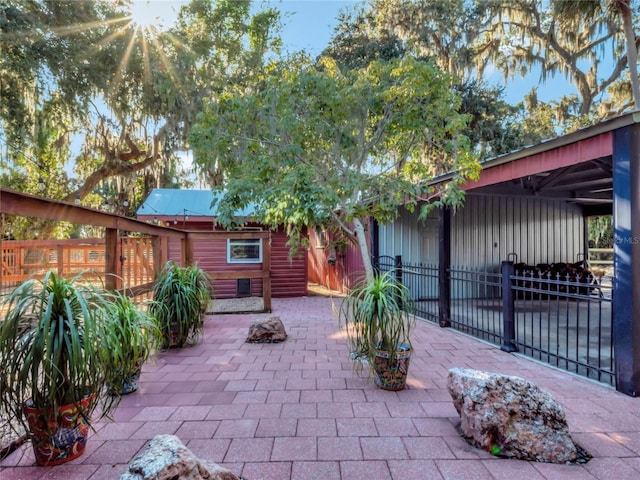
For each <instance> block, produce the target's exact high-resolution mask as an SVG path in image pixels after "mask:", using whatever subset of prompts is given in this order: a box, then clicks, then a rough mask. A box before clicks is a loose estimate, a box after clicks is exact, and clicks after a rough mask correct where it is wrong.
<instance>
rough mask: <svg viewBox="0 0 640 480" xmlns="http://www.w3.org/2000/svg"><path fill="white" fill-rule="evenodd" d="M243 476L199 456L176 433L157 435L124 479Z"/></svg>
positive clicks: (218, 479)
mask: <svg viewBox="0 0 640 480" xmlns="http://www.w3.org/2000/svg"><path fill="white" fill-rule="evenodd" d="M174 479H180V480H242V478H241V477H239V476H237V475H236V474H234V473H233V472H232V471H231V470H227V469H226V468H223V467H221V466H220V465H216V464H215V463H208V462H205V461H202V460H199V459H198V458H196V457H195V455H193V453H191V450H189V449H188V448H187V447H185V446H184V445H183V444H182V442H181V441H180V439H179V438H178V437H176V436H175V435H156V436H155V437H154V438H153V439H152V440H151V442H149V445H147V448H145V449H144V450H143V451H142V453H140V454H139V455H138V456H137V457H136V458H134V459H133V460H132V461H131V463H130V464H129V467H128V468H127V471H126V472H125V473H123V474H122V475H120V480H174Z"/></svg>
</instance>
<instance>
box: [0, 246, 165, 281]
mask: <svg viewBox="0 0 640 480" xmlns="http://www.w3.org/2000/svg"><path fill="white" fill-rule="evenodd" d="M116 249H117V250H116V256H117V258H118V261H119V262H120V268H119V272H120V273H119V276H120V277H121V280H122V284H123V286H124V287H128V288H133V287H139V286H141V285H144V284H148V283H150V282H152V281H153V276H154V273H155V272H154V268H153V245H152V242H151V238H150V237H119V239H118V241H117V243H116ZM106 258H107V252H106V247H105V240H104V238H91V239H69V240H22V241H20V240H17V241H6V240H5V241H2V242H0V286H1V288H3V289H4V288H11V287H15V286H16V285H19V284H20V283H21V282H23V281H25V280H26V279H27V278H32V277H36V278H41V277H42V276H44V274H45V273H46V272H48V271H55V272H56V273H57V274H58V275H60V276H65V277H69V276H72V275H75V274H78V273H81V272H83V274H84V275H85V276H91V275H92V274H95V277H96V278H104V276H105V274H106V271H105V264H106Z"/></svg>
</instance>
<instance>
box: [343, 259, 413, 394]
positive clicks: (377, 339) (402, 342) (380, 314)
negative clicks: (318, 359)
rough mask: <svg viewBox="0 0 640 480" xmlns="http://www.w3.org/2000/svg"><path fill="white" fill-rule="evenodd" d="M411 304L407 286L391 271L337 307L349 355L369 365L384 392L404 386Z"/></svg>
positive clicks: (411, 323) (362, 287) (359, 367)
mask: <svg viewBox="0 0 640 480" xmlns="http://www.w3.org/2000/svg"><path fill="white" fill-rule="evenodd" d="M411 305H412V304H411V301H410V297H409V291H408V289H407V287H405V286H404V285H402V284H400V283H398V282H397V280H396V279H395V276H394V272H393V271H390V272H386V273H383V274H378V275H376V276H374V277H373V279H372V280H371V281H370V282H368V283H363V284H361V285H360V286H357V287H355V288H354V289H352V290H351V292H350V293H349V295H348V296H347V297H346V298H345V299H344V301H343V302H342V305H341V307H340V318H341V321H342V322H344V325H345V327H346V332H347V339H348V343H349V346H350V348H351V355H352V356H353V357H355V358H357V359H361V360H364V361H365V362H364V363H368V364H369V372H370V374H371V375H372V376H373V377H374V380H375V383H376V385H378V386H379V387H380V388H382V389H385V390H402V389H403V388H404V387H405V385H406V378H407V371H408V369H409V361H410V357H411V353H412V347H411V341H410V334H411V329H412V327H413V326H414V324H415V317H414V316H413V312H412V310H411ZM362 363H363V362H357V363H356V366H357V368H358V369H361V368H362Z"/></svg>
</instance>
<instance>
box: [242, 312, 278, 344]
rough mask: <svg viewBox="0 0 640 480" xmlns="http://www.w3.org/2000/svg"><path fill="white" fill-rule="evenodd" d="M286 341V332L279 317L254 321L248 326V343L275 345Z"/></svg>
mask: <svg viewBox="0 0 640 480" xmlns="http://www.w3.org/2000/svg"><path fill="white" fill-rule="evenodd" d="M286 339H287V332H286V331H285V329H284V324H283V323H282V320H280V317H270V318H267V319H266V320H254V321H253V322H252V323H251V325H250V326H249V335H248V336H247V340H246V341H247V342H248V343H277V342H284V341H285V340H286Z"/></svg>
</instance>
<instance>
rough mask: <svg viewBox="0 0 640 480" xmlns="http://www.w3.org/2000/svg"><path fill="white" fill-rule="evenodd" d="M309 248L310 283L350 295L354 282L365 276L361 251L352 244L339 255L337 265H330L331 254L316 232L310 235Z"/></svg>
mask: <svg viewBox="0 0 640 480" xmlns="http://www.w3.org/2000/svg"><path fill="white" fill-rule="evenodd" d="M309 247H310V248H309V262H308V268H309V281H310V282H313V283H317V284H319V285H323V286H325V287H327V288H330V289H331V290H336V291H338V292H342V293H348V292H349V289H350V288H351V286H352V285H353V284H354V282H355V281H357V280H358V279H359V278H360V277H361V276H362V275H364V267H363V265H362V258H361V255H360V250H359V249H358V248H357V247H355V246H353V245H351V244H350V245H348V246H347V250H346V252H345V253H344V254H337V255H336V263H335V265H329V262H328V261H327V259H328V255H329V252H328V251H327V248H325V245H324V242H323V240H322V238H321V237H320V236H319V235H318V233H317V232H316V231H315V230H313V231H311V232H310V233H309Z"/></svg>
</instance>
